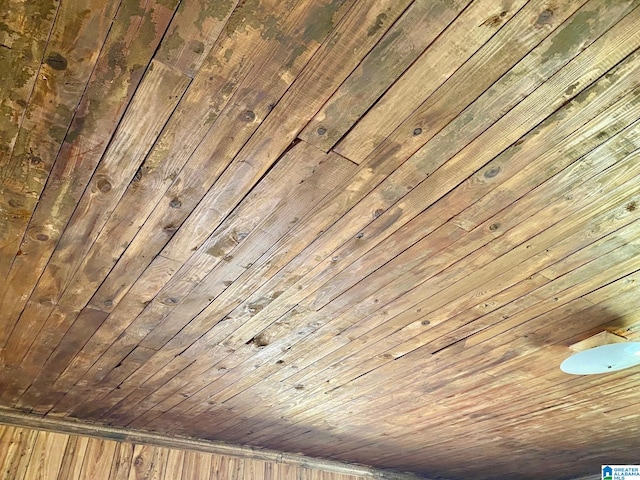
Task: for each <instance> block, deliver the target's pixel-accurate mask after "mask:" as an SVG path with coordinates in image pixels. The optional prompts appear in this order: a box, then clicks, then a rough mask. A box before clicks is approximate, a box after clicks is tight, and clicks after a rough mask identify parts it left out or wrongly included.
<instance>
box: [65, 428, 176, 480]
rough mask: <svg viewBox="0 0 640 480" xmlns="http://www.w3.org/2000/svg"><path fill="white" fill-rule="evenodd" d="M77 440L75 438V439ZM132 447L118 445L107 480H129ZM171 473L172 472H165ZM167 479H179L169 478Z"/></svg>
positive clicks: (124, 444)
mask: <svg viewBox="0 0 640 480" xmlns="http://www.w3.org/2000/svg"><path fill="white" fill-rule="evenodd" d="M76 438H77V437H76ZM133 455H134V446H133V445H132V444H130V443H118V444H117V446H116V451H115V453H114V457H113V463H112V465H111V472H110V473H109V480H129V472H130V471H131V470H132V467H133ZM169 472H171V473H173V471H172V470H168V471H167V475H169ZM168 478H179V477H175V476H174V477H171V476H169V477H168Z"/></svg>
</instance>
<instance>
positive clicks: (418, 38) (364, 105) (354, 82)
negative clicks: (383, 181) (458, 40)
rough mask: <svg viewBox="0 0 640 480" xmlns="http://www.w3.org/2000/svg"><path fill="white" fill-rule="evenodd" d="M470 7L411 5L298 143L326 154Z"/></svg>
mask: <svg viewBox="0 0 640 480" xmlns="http://www.w3.org/2000/svg"><path fill="white" fill-rule="evenodd" d="M468 4H469V2H468V1H467V0H461V1H456V2H453V3H450V4H447V3H445V2H441V1H437V2H424V1H419V2H415V3H413V4H412V5H410V6H409V7H408V8H407V10H406V11H405V12H404V13H403V14H402V16H401V17H400V18H399V19H398V20H397V21H396V23H394V24H393V26H392V27H391V28H390V29H389V30H388V31H387V33H386V34H385V35H384V37H382V38H381V39H380V41H379V42H378V44H377V45H376V46H375V47H374V48H373V49H372V50H371V52H369V54H368V55H367V56H366V57H365V58H364V59H363V60H362V62H361V63H360V65H358V68H357V69H356V70H354V71H353V72H352V73H351V75H349V77H348V78H347V79H346V80H345V81H344V83H343V84H342V85H340V87H339V88H338V89H337V90H336V92H335V93H334V94H333V95H332V97H331V98H330V99H329V100H328V101H327V103H325V104H324V105H323V107H322V108H321V109H320V111H318V113H316V114H315V116H314V117H313V118H312V119H311V121H310V122H309V123H308V124H307V126H306V127H305V128H304V130H303V131H302V132H300V138H301V139H303V140H305V141H306V142H309V143H311V144H313V145H315V146H316V147H318V148H320V149H322V150H324V151H325V152H327V151H329V150H330V149H331V147H333V146H334V145H335V144H336V143H337V142H338V141H339V140H340V139H341V138H342V136H343V135H344V134H345V133H346V132H347V131H348V130H349V129H350V128H351V127H352V126H353V125H354V124H355V123H356V122H357V120H358V119H359V118H360V117H361V116H362V115H363V114H364V113H365V112H366V111H367V110H368V109H369V107H370V106H371V105H372V104H373V103H374V102H375V101H376V100H377V99H378V98H379V97H380V96H381V95H382V94H383V93H384V92H385V90H387V89H388V88H389V87H390V86H391V84H393V82H394V81H395V80H396V79H397V77H398V76H399V75H400V74H401V73H402V72H403V71H404V70H406V69H407V68H408V67H409V66H411V64H412V63H413V62H414V61H415V59H416V58H417V57H418V56H419V55H420V54H421V53H422V52H423V50H425V49H426V48H427V47H428V46H429V45H430V44H431V43H432V42H433V41H434V40H435V39H436V38H437V37H438V35H440V34H441V32H442V31H443V30H444V29H445V28H446V27H447V26H448V25H449V23H451V21H453V20H454V19H455V18H456V16H457V15H458V14H459V13H460V12H461V11H462V10H463V9H464V8H465V7H466V6H467V5H468Z"/></svg>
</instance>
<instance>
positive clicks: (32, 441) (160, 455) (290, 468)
mask: <svg viewBox="0 0 640 480" xmlns="http://www.w3.org/2000/svg"><path fill="white" fill-rule="evenodd" d="M89 433H93V436H92V437H88V436H80V435H77V434H71V433H53V432H49V431H45V430H33V429H29V428H25V427H18V426H7V425H0V439H1V440H2V444H1V446H0V447H1V450H0V453H2V455H1V456H0V479H2V480H67V479H78V480H209V479H211V480H281V479H287V478H290V479H291V480H297V479H309V480H312V479H322V480H363V479H365V478H377V479H381V480H385V479H386V480H411V479H417V477H412V476H396V475H395V474H393V473H387V472H383V471H375V470H369V471H366V469H363V468H361V467H358V466H353V467H351V466H349V465H337V464H336V465H333V466H334V467H336V468H335V469H334V470H332V469H331V466H332V465H329V464H327V468H322V466H321V463H322V462H318V465H314V461H315V460H314V459H312V458H308V459H306V460H308V461H309V463H310V464H303V463H301V462H300V461H299V460H300V459H295V460H297V461H291V462H289V461H288V460H289V459H288V458H285V457H284V456H282V455H278V457H277V458H274V459H272V460H261V459H257V458H251V457H243V456H242V455H240V454H239V452H235V453H234V452H230V455H224V454H216V453H212V452H208V451H198V450H194V449H189V448H188V446H186V445H182V449H181V450H179V449H177V448H170V447H166V446H162V445H153V444H149V443H137V442H135V441H132V440H130V439H128V438H124V437H125V435H123V438H122V440H120V441H116V440H112V439H109V437H108V435H111V436H113V437H114V438H117V437H118V435H121V434H122V432H118V433H114V432H106V431H103V432H102V435H104V438H102V437H100V436H99V434H97V429H96V431H94V432H89ZM199 447H200V448H202V447H204V445H199ZM291 460H294V459H293V458H292V459H291ZM338 467H340V468H341V469H342V470H343V471H340V468H338ZM349 469H351V470H353V472H349ZM336 470H338V471H336ZM359 470H360V471H361V472H359ZM281 472H282V473H281ZM359 473H361V474H359Z"/></svg>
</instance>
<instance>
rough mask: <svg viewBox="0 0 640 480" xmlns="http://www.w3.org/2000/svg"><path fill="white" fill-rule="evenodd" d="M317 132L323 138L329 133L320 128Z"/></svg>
mask: <svg viewBox="0 0 640 480" xmlns="http://www.w3.org/2000/svg"><path fill="white" fill-rule="evenodd" d="M316 132H318V135H320V136H322V135H324V134H325V133H327V129H326V128H324V127H320V128H319V129H318V130H316Z"/></svg>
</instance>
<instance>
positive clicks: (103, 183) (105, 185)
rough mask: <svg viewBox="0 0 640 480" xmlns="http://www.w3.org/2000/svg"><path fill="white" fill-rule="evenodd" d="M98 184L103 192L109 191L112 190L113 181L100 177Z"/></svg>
mask: <svg viewBox="0 0 640 480" xmlns="http://www.w3.org/2000/svg"><path fill="white" fill-rule="evenodd" d="M96 186H97V187H98V190H100V191H101V192H102V193H108V192H110V191H111V183H110V182H109V180H107V179H106V178H101V179H99V180H98V182H97V183H96Z"/></svg>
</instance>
